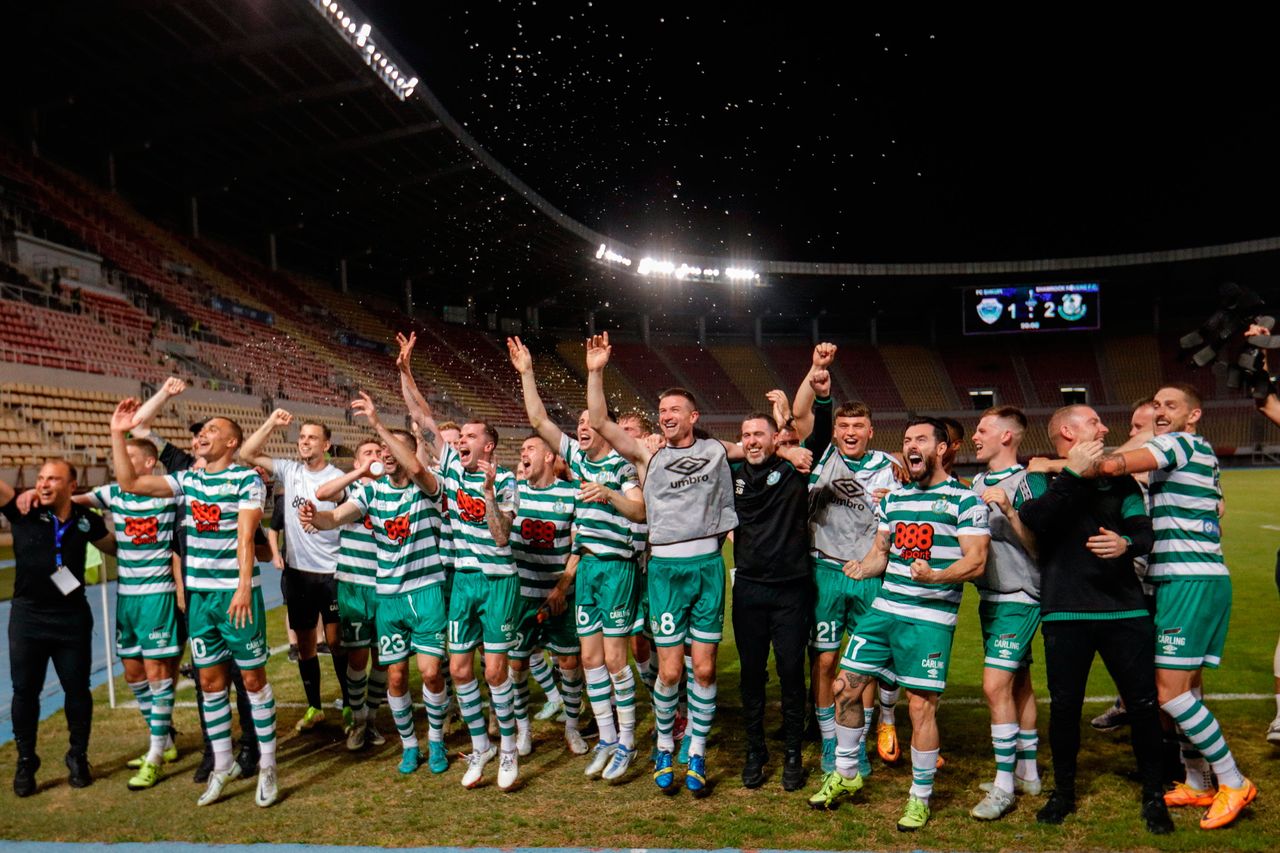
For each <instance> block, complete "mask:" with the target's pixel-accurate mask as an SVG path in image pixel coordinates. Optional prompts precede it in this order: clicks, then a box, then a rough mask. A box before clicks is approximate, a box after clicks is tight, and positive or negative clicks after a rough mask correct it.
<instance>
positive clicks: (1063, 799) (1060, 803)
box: [1036, 791, 1076, 824]
mask: <svg viewBox="0 0 1280 853" xmlns="http://www.w3.org/2000/svg"><path fill="white" fill-rule="evenodd" d="M1075 810H1076V798H1075V795H1074V794H1069V793H1066V792H1065V791H1054V792H1053V793H1051V794H1050V795H1049V802H1047V803H1045V804H1044V805H1043V806H1041V807H1040V811H1038V812H1036V822H1037V823H1052V824H1059V823H1062V822H1063V821H1064V820H1066V819H1067V815H1069V814H1071V813H1072V812H1074V811H1075Z"/></svg>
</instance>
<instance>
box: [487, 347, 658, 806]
mask: <svg viewBox="0 0 1280 853" xmlns="http://www.w3.org/2000/svg"><path fill="white" fill-rule="evenodd" d="M507 349H508V354H509V355H510V356H511V364H512V366H514V367H515V369H516V371H517V372H518V373H519V374H520V383H521V388H522V389H523V392H524V401H525V411H526V413H527V414H528V416H529V423H530V425H531V426H532V427H533V429H534V431H535V432H537V433H538V435H539V436H541V437H542V439H543V441H545V442H547V444H549V445H552V446H554V447H556V448H557V449H558V450H559V453H560V455H561V456H562V457H563V458H564V459H565V461H566V462H567V463H568V465H569V471H570V473H571V475H572V476H573V477H574V478H575V479H577V480H578V481H579V482H580V484H581V487H582V494H581V495H580V496H579V500H578V507H577V510H576V514H575V517H574V526H573V551H574V554H576V555H577V556H578V557H579V562H578V566H577V573H576V577H575V579H574V585H575V596H576V607H575V621H576V623H577V629H578V637H579V640H580V642H581V646H582V664H583V669H584V671H585V675H586V684H587V698H588V700H589V701H590V702H591V713H592V715H593V716H594V717H595V719H596V726H597V728H598V729H599V732H600V739H599V741H597V743H596V747H595V750H594V752H593V754H592V756H591V760H590V761H589V762H588V763H587V767H586V770H585V773H586V775H587V776H602V777H604V778H605V779H608V780H610V781H612V780H614V779H618V778H621V777H622V776H623V775H624V774H625V773H626V771H627V769H628V768H629V767H630V766H631V762H632V760H633V759H634V757H635V720H636V716H635V713H636V712H635V696H636V682H635V676H634V675H633V674H632V671H631V667H629V666H628V665H627V644H628V638H629V636H630V635H631V633H632V631H633V630H634V628H635V613H636V610H635V608H636V603H637V589H636V583H637V569H636V560H635V555H636V549H635V536H634V531H633V528H632V521H633V520H638V519H643V517H644V515H643V513H644V505H643V504H642V503H641V502H640V500H638V494H636V493H637V492H638V490H639V484H640V481H639V476H638V474H637V472H636V469H635V466H634V465H632V464H631V463H630V462H628V461H627V460H626V459H624V458H623V457H622V456H620V455H619V454H617V453H616V452H614V450H613V448H612V447H611V446H610V444H609V442H607V441H606V440H605V439H604V437H603V435H602V434H601V432H600V431H599V430H597V429H596V428H595V427H593V426H592V425H591V424H590V423H589V416H588V413H587V412H585V411H584V412H583V413H582V414H581V416H580V417H579V418H578V437H577V439H576V440H575V439H574V438H571V437H570V436H567V435H565V434H564V433H563V432H562V431H561V430H560V428H559V427H557V426H556V425H555V424H554V423H552V422H551V420H550V419H549V418H548V417H547V412H546V408H545V407H544V406H543V404H542V399H541V397H540V396H539V395H538V389H537V384H536V382H535V380H534V375H533V357H532V356H531V355H530V353H529V350H528V348H527V347H525V346H524V345H523V344H522V343H521V342H520V339H519V338H511V339H509V340H508V342H507ZM610 425H611V426H616V425H615V424H612V422H611V423H610ZM624 434H625V433H624ZM575 686H576V685H575ZM611 695H612V698H613V699H614V700H616V702H617V715H616V717H615V715H614V711H613V707H612V704H611V702H610V698H611ZM571 745H572V742H571Z"/></svg>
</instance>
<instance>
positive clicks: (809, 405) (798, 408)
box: [779, 341, 836, 438]
mask: <svg viewBox="0 0 1280 853" xmlns="http://www.w3.org/2000/svg"><path fill="white" fill-rule="evenodd" d="M835 360H836V345H835V344H832V343H826V342H825V341H824V342H823V343H820V344H818V345H817V346H815V347H814V348H813V358H812V361H811V364H810V365H809V372H808V373H806V374H805V377H804V379H803V380H801V382H800V387H799V388H798V389H796V399H795V406H794V408H795V411H794V414H795V419H796V420H795V424H796V432H797V433H798V434H799V435H800V437H801V438H804V437H805V436H806V435H808V434H809V433H811V432H813V401H814V397H815V396H816V395H817V393H818V390H817V388H816V387H815V383H814V380H815V379H817V378H818V374H822V378H821V381H823V382H825V387H826V393H825V394H823V395H822V396H824V397H830V396H831V363H832V362H834V361H835ZM779 426H781V424H779Z"/></svg>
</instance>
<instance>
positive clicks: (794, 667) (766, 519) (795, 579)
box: [731, 413, 830, 791]
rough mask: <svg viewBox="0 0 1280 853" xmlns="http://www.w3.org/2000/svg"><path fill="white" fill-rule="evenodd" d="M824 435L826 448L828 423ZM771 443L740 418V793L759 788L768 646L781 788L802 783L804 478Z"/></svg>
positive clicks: (806, 590)
mask: <svg viewBox="0 0 1280 853" xmlns="http://www.w3.org/2000/svg"><path fill="white" fill-rule="evenodd" d="M828 420H829V419H828ZM827 434H828V441H829V440H830V426H829V424H828V427H827ZM777 436H778V426H777V423H776V422H775V421H774V419H773V418H772V417H771V416H770V415H766V414H759V413H757V414H751V415H748V416H747V418H746V420H744V421H743V422H742V447H743V450H744V451H745V453H746V459H745V461H737V462H734V463H732V466H731V467H732V469H733V486H734V506H735V509H736V510H737V513H738V527H737V528H736V529H735V530H734V534H733V558H734V566H735V569H734V583H733V631H734V635H735V637H736V639H737V646H738V657H739V659H740V661H741V667H742V677H741V682H740V690H741V693H742V716H743V719H744V722H745V724H746V730H747V757H746V761H745V763H744V765H743V768H742V783H743V784H744V785H746V786H747V787H748V788H758V787H759V786H760V785H761V784H763V783H764V767H765V764H766V763H767V762H768V760H769V750H768V747H767V746H766V745H765V737H764V702H765V683H766V682H767V681H768V673H767V671H766V665H767V663H768V660H769V646H770V644H772V645H773V652H774V658H775V664H776V666H777V671H778V680H779V681H780V682H781V684H782V720H783V730H784V737H783V740H784V744H785V759H784V762H783V771H782V785H783V787H784V788H785V789H786V790H788V791H794V790H797V789H798V788H800V787H801V786H802V785H803V784H804V781H805V773H804V764H803V761H802V759H801V752H800V750H801V738H802V737H803V735H804V703H805V683H804V675H805V648H806V646H807V645H808V643H809V634H810V631H811V630H812V622H813V578H812V575H811V571H810V568H809V557H808V554H809V532H808V526H807V525H808V509H809V504H808V477H807V476H806V475H805V474H803V473H801V472H800V471H798V470H796V468H795V467H793V466H792V464H791V462H788V461H787V460H785V459H783V458H782V457H780V456H777V455H775V450H776V449H777V448H776V443H775V442H776V439H777ZM784 452H786V453H797V454H799V455H798V456H797V457H795V458H797V459H798V458H800V457H801V456H809V455H810V454H809V453H808V452H807V451H804V450H796V449H787V450H786V451H784Z"/></svg>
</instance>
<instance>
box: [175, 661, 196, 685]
mask: <svg viewBox="0 0 1280 853" xmlns="http://www.w3.org/2000/svg"><path fill="white" fill-rule="evenodd" d="M178 675H180V676H182V677H183V678H190V679H191V680H192V681H195V680H196V668H195V666H193V665H192V664H190V663H184V664H182V665H180V666H179V667H178Z"/></svg>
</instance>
